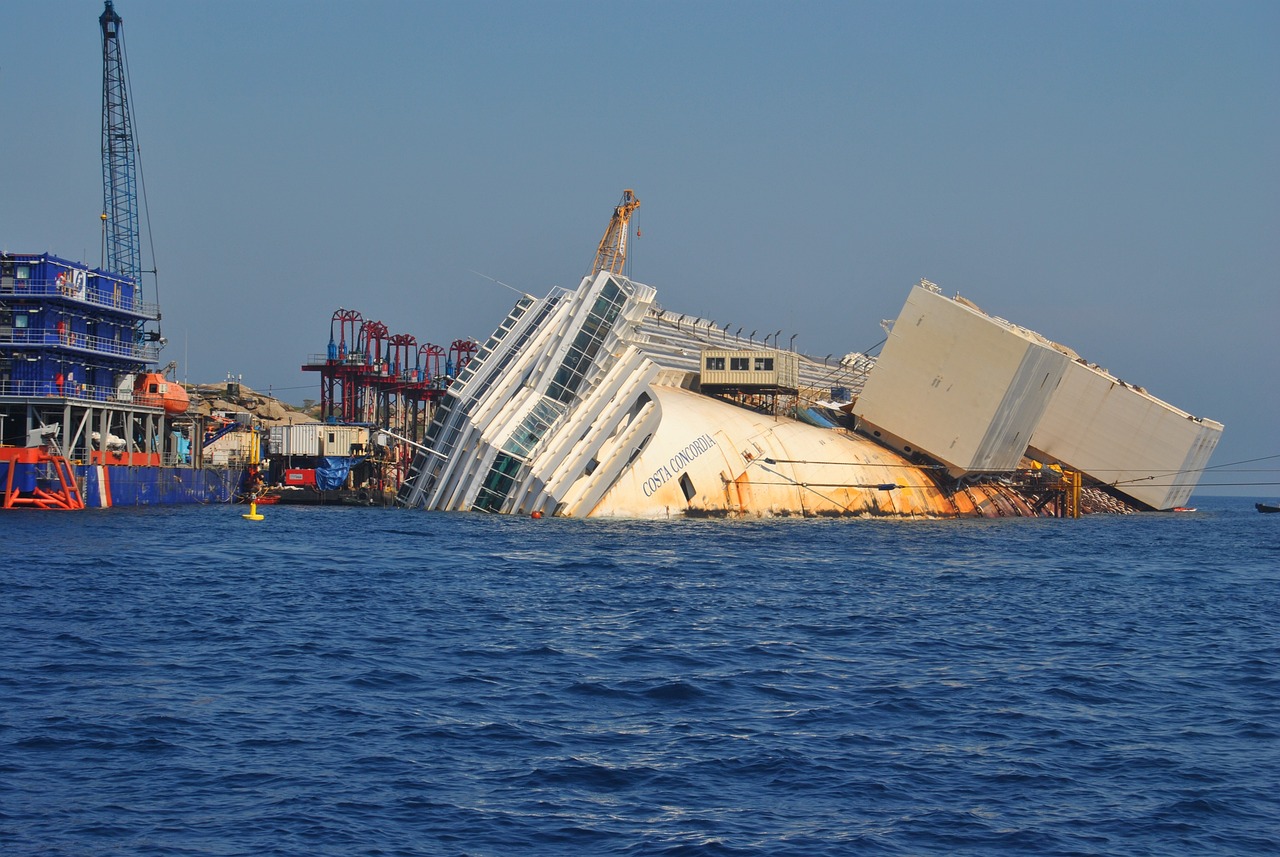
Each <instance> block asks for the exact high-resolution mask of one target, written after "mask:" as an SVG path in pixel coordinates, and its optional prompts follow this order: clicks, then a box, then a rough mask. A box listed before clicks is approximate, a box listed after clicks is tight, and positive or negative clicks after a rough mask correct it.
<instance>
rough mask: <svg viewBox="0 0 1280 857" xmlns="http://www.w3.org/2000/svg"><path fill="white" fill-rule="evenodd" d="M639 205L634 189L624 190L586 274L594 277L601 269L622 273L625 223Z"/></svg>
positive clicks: (625, 258) (625, 235)
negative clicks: (589, 270)
mask: <svg viewBox="0 0 1280 857" xmlns="http://www.w3.org/2000/svg"><path fill="white" fill-rule="evenodd" d="M639 207H640V200H639V199H637V198H636V194H635V191H633V190H629V189H628V190H624V191H623V192H622V200H621V201H620V202H619V203H618V207H617V208H615V209H614V210H613V217H612V218H610V220H609V228H608V229H606V230H605V231H604V237H603V238H601V239H600V247H599V248H598V249H597V250H596V260H595V262H594V263H593V264H592V266H591V272H590V273H589V274H588V276H590V277H594V276H595V275H596V274H598V273H600V272H601V271H608V272H609V273H611V274H621V273H622V268H623V266H624V265H625V264H626V263H627V224H628V223H629V222H630V221H631V215H632V214H633V213H634V212H635V210H636V209H637V208H639Z"/></svg>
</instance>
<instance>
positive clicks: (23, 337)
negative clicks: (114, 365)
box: [0, 329, 160, 363]
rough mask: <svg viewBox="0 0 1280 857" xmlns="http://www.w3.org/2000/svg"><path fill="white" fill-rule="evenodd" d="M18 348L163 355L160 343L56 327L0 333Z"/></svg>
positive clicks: (137, 358)
mask: <svg viewBox="0 0 1280 857" xmlns="http://www.w3.org/2000/svg"><path fill="white" fill-rule="evenodd" d="M3 345H9V346H13V347H16V348H29V349H39V350H47V349H57V350H61V351H69V352H73V353H76V354H92V355H97V356H107V357H115V358H117V359H124V360H128V361H130V362H134V363H155V362H156V361H158V360H159V359H160V346H159V345H148V344H146V343H141V342H117V341H116V340H114V339H107V338H105V337H102V336H89V335H88V334H84V333H77V332H75V331H67V332H64V333H59V332H57V331H56V330H19V329H15V330H12V331H10V332H8V333H2V334H0V346H3Z"/></svg>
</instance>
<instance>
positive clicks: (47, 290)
mask: <svg viewBox="0 0 1280 857" xmlns="http://www.w3.org/2000/svg"><path fill="white" fill-rule="evenodd" d="M5 286H6V287H5V288H4V290H3V292H2V293H3V294H6V295H13V296H15V297H61V298H67V299H69V300H73V301H76V302H78V303H84V304H89V305H91V306H99V307H104V308H106V309H112V310H117V311H119V312H126V313H129V314H130V315H136V316H139V317H144V318H149V319H154V318H158V317H159V315H160V305H159V304H156V303H152V302H149V301H144V300H142V299H141V298H138V297H136V296H135V295H132V294H126V291H128V287H127V286H124V287H122V288H121V289H120V290H119V291H116V290H112V293H111V294H110V295H104V294H101V293H100V291H98V290H94V289H88V290H86V291H85V293H84V294H83V295H81V294H77V293H76V291H75V289H73V288H70V287H68V286H66V285H65V284H59V283H57V282H55V281H53V280H14V281H13V282H12V285H10V284H8V283H6V284H5Z"/></svg>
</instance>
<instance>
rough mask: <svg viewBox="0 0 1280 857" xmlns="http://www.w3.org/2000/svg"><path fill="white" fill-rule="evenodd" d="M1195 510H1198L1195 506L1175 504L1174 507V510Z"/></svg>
mask: <svg viewBox="0 0 1280 857" xmlns="http://www.w3.org/2000/svg"><path fill="white" fill-rule="evenodd" d="M1195 510H1196V507H1195V506H1174V507H1173V511H1175V512H1194V511H1195Z"/></svg>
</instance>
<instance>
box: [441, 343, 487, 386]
mask: <svg viewBox="0 0 1280 857" xmlns="http://www.w3.org/2000/svg"><path fill="white" fill-rule="evenodd" d="M479 349H480V346H478V345H476V344H475V343H474V342H472V341H471V340H470V339H455V340H454V341H453V344H452V345H450V346H449V364H448V365H451V366H452V367H453V377H455V378H456V377H458V375H459V374H460V373H461V372H462V370H463V369H465V368H467V364H468V363H470V362H471V358H472V356H474V355H475V353H476V351H478V350H479Z"/></svg>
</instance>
